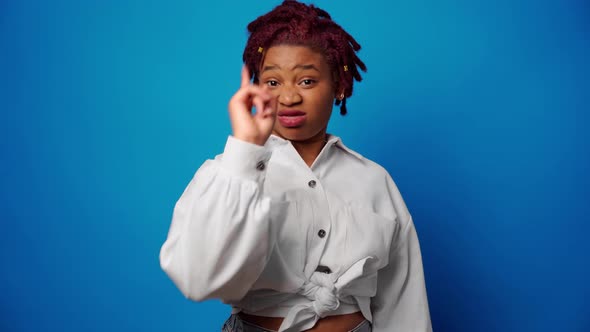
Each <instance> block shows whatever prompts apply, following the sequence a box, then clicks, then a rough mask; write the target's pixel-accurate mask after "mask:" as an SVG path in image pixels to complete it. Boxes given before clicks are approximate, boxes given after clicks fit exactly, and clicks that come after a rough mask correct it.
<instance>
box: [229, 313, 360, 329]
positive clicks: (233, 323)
mask: <svg viewBox="0 0 590 332" xmlns="http://www.w3.org/2000/svg"><path fill="white" fill-rule="evenodd" d="M371 330H372V328H371V323H369V321H368V320H364V321H362V322H361V323H360V324H359V325H357V326H356V327H355V328H353V329H352V330H349V331H347V332H371ZM221 332H275V331H273V330H269V329H265V328H264V327H260V326H258V325H254V324H252V323H249V322H246V321H244V320H242V319H241V318H240V316H238V315H231V316H230V317H229V318H228V319H227V321H225V324H223V327H222V328H221ZM335 332H336V331H335Z"/></svg>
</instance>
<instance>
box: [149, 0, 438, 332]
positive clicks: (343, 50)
mask: <svg viewBox="0 0 590 332" xmlns="http://www.w3.org/2000/svg"><path fill="white" fill-rule="evenodd" d="M248 30H249V32H250V37H249V39H248V43H247V45H246V48H245V51H244V62H245V67H244V69H243V70H242V84H241V87H240V89H239V90H238V91H237V92H236V93H235V95H234V96H233V97H232V98H231V100H230V102H229V113H230V119H231V124H232V130H233V135H232V136H230V137H229V138H228V140H227V143H226V146H225V150H224V152H223V154H222V155H219V156H217V157H216V158H215V159H214V160H208V161H206V162H205V163H204V164H203V165H202V166H201V167H200V168H199V170H198V171H197V173H196V174H195V176H194V178H193V179H192V181H191V182H190V183H189V185H188V187H187V188H186V190H185V192H184V193H183V194H182V196H181V198H180V199H179V201H178V203H177V204H176V206H175V209H174V215H173V219H172V224H171V227H170V231H169V234H168V238H167V240H166V242H165V243H164V245H163V247H162V250H161V253H160V262H161V265H162V268H163V269H164V270H165V271H166V273H167V274H168V275H169V276H170V278H171V279H172V280H173V281H174V282H175V284H176V285H177V286H178V288H179V289H180V290H181V291H182V293H183V294H184V295H185V296H187V297H188V298H190V299H193V300H196V301H201V300H205V299H210V298H219V299H221V300H222V301H224V302H225V303H228V304H231V305H232V308H233V310H232V315H231V317H230V318H229V319H228V320H227V322H226V323H225V325H224V327H223V331H330V332H334V331H387V332H391V331H430V330H431V324H430V317H429V311H428V303H427V298H426V289H425V284H424V275H423V269H422V261H421V255H420V248H419V244H418V238H417V235H416V231H415V228H414V225H413V222H412V218H411V216H410V214H409V212H408V210H407V208H406V206H405V204H404V202H403V199H402V197H401V195H400V193H399V191H398V189H397V187H396V185H395V184H394V182H393V180H392V179H391V177H390V176H389V174H388V173H387V171H385V169H383V168H382V167H380V166H379V165H377V164H375V163H374V162H372V161H370V160H368V159H366V158H364V157H362V156H361V155H360V154H358V153H356V152H354V151H352V150H351V149H349V148H347V147H346V146H345V145H344V144H343V143H342V141H341V140H340V139H339V138H338V137H336V136H333V135H330V134H328V133H326V128H327V125H328V121H329V118H330V115H331V113H332V106H333V104H336V105H340V106H341V108H340V109H341V113H342V114H345V113H346V98H348V97H350V96H351V95H352V91H353V89H352V87H353V80H357V81H360V80H361V76H360V73H359V70H363V71H364V70H366V68H365V65H364V64H363V62H362V61H361V60H360V59H359V58H358V57H357V55H356V52H357V51H358V50H359V49H360V45H359V44H358V43H357V42H356V41H355V40H354V39H353V38H352V37H351V36H350V35H349V34H348V33H346V32H345V31H344V30H343V29H342V28H341V27H340V26H339V25H337V24H336V23H334V21H332V19H331V17H330V15H329V14H328V13H327V12H325V11H323V10H321V9H319V8H317V7H315V6H313V5H309V6H308V5H305V4H301V3H298V2H296V1H285V2H283V4H281V5H280V6H278V7H276V8H275V9H274V10H272V11H271V12H269V13H267V14H266V15H263V16H261V17H259V18H258V19H256V20H255V21H253V22H252V23H250V24H249V25H248ZM250 73H252V79H253V84H251V82H250V80H251V77H250ZM252 107H255V108H256V112H255V113H254V115H253V114H252V113H251V109H252Z"/></svg>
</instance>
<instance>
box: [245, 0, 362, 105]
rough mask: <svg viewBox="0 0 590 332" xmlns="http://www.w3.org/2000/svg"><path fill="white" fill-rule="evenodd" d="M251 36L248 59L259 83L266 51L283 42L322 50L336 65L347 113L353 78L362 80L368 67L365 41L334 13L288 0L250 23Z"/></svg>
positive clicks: (328, 60) (335, 69)
mask: <svg viewBox="0 0 590 332" xmlns="http://www.w3.org/2000/svg"><path fill="white" fill-rule="evenodd" d="M248 32H249V33H250V37H249V38H248V42H247V44H246V48H245V49H244V63H245V64H246V66H248V69H249V70H250V72H251V73H252V75H253V78H254V82H255V83H258V71H259V69H260V66H261V61H262V58H263V55H264V52H265V51H266V50H267V49H268V48H269V47H271V46H274V45H279V44H291V45H305V46H308V47H311V48H312V49H314V50H316V51H319V52H320V53H322V54H323V55H324V56H325V57H326V60H327V62H328V64H329V65H330V66H331V67H332V73H333V76H334V81H335V82H336V86H337V87H338V89H337V91H338V94H339V93H340V92H343V94H344V98H343V99H342V100H339V99H338V98H337V99H336V101H335V104H336V105H337V106H338V105H340V104H342V105H341V106H340V114H342V115H345V114H346V98H347V97H350V96H352V85H353V83H354V81H353V79H354V80H356V81H359V82H360V81H361V80H362V77H361V74H360V72H359V69H361V70H362V71H367V67H366V66H365V64H364V63H363V62H362V61H361V59H359V58H358V57H357V55H356V52H357V51H359V50H360V49H361V45H359V43H357V42H356V40H354V38H353V37H352V36H351V35H349V34H348V33H347V32H346V31H344V29H342V28H341V27H340V26H339V25H338V24H336V23H335V22H334V21H332V18H331V17H330V14H328V13H327V12H326V11H324V10H323V9H320V8H318V7H315V6H314V5H306V4H303V3H300V2H297V1H294V0H286V1H284V2H283V3H282V4H281V5H279V6H277V7H276V8H275V9H273V10H272V11H270V12H268V13H267V14H265V15H262V16H260V17H258V18H257V19H256V20H254V21H252V22H251V23H250V24H248Z"/></svg>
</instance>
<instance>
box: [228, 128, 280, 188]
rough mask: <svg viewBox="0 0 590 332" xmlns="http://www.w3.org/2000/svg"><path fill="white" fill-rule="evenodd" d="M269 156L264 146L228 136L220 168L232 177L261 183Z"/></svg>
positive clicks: (268, 151)
mask: <svg viewBox="0 0 590 332" xmlns="http://www.w3.org/2000/svg"><path fill="white" fill-rule="evenodd" d="M271 154H272V153H271V151H270V150H268V149H267V148H265V147H264V146H261V145H257V144H253V143H249V142H246V141H242V140H240V139H237V138H235V137H233V136H229V137H228V138H227V142H226V143H225V150H224V151H223V155H222V157H221V167H222V168H223V169H224V170H225V171H227V172H228V173H229V174H231V175H233V176H236V177H240V178H245V179H250V180H253V181H256V182H261V181H262V180H263V179H264V176H265V174H266V168H267V166H268V161H269V160H270V156H271Z"/></svg>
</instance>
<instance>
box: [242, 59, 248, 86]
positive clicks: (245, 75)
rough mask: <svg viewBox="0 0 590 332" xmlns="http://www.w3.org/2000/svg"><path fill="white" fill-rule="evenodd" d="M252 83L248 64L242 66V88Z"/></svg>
mask: <svg viewBox="0 0 590 332" xmlns="http://www.w3.org/2000/svg"><path fill="white" fill-rule="evenodd" d="M248 85H250V71H249V70H248V67H247V66H246V65H243V66H242V88H243V87H246V86H248Z"/></svg>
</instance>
